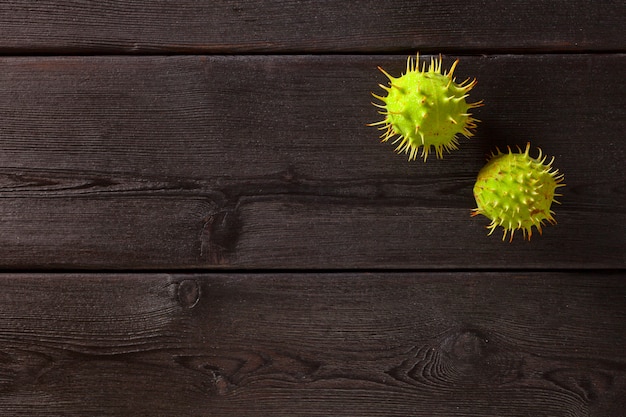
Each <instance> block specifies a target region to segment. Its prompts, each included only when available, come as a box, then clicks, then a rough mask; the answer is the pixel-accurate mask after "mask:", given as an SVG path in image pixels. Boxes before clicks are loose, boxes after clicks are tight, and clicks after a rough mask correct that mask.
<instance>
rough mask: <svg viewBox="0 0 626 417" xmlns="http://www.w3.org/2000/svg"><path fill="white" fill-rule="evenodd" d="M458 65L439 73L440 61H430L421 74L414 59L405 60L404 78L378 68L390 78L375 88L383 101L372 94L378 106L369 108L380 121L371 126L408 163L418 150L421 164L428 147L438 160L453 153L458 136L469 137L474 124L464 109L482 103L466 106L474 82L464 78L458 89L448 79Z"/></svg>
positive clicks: (428, 150)
mask: <svg viewBox="0 0 626 417" xmlns="http://www.w3.org/2000/svg"><path fill="white" fill-rule="evenodd" d="M458 62H459V61H458V60H456V61H455V62H454V64H452V67H451V68H450V71H446V72H443V73H442V72H441V55H440V56H439V59H434V58H431V60H430V67H429V68H428V71H426V63H424V64H423V65H422V69H421V71H420V69H419V54H418V55H417V56H416V58H415V60H413V59H411V57H409V58H408V59H407V62H406V73H405V74H402V75H401V76H400V77H397V78H396V77H392V76H391V75H389V74H388V73H387V72H385V70H383V69H382V68H380V67H378V69H379V70H380V71H381V72H382V73H383V74H385V75H386V76H387V78H389V85H388V86H385V85H382V84H379V86H380V87H381V88H382V89H383V90H385V91H386V92H387V96H386V97H382V96H379V95H376V94H373V93H372V95H373V96H374V97H375V98H377V99H379V100H380V101H382V103H383V104H377V103H372V104H373V105H374V106H376V107H378V108H380V109H381V110H380V111H379V113H380V114H382V115H384V116H385V118H384V119H383V120H381V121H379V122H376V123H371V124H370V126H378V128H379V129H380V130H382V131H384V133H383V134H382V135H381V138H382V141H383V142H387V141H388V140H390V139H391V140H392V143H393V144H397V147H396V152H398V153H403V152H404V153H407V154H408V155H409V161H410V160H415V159H416V158H417V154H418V151H419V148H420V147H422V152H421V156H422V157H423V158H424V161H426V158H427V157H428V154H429V153H430V148H431V147H433V148H434V149H435V153H436V154H437V157H438V158H443V151H444V150H445V151H447V152H450V151H451V150H453V149H458V144H459V142H458V139H457V135H458V134H462V135H463V136H465V137H468V138H469V137H471V136H473V132H472V130H473V129H475V128H476V122H478V120H476V119H474V118H472V115H471V114H470V113H469V110H470V109H471V108H474V107H479V106H481V105H482V101H480V102H476V103H467V101H466V100H465V99H466V98H467V97H468V92H469V91H470V90H471V89H472V88H473V87H474V86H475V85H476V80H472V81H470V80H469V79H467V80H465V81H463V82H462V83H460V84H457V83H456V80H455V79H454V78H453V77H452V74H453V73H454V69H455V68H456V66H457V64H458Z"/></svg>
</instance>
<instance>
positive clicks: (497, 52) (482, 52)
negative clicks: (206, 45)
mask: <svg viewBox="0 0 626 417" xmlns="http://www.w3.org/2000/svg"><path fill="white" fill-rule="evenodd" d="M417 51H418V49H410V50H403V49H400V50H393V51H351V50H346V51H328V52H309V51H284V52H280V51H277V52H262V51H261V52H255V51H249V52H234V53H224V52H219V53H217V52H215V53H214V52H208V51H201V50H199V51H197V52H193V51H180V52H169V51H168V52H158V51H157V52H154V51H140V52H132V53H124V52H123V51H111V52H106V51H94V52H80V53H72V52H68V53H63V52H61V51H55V50H51V51H49V52H46V51H28V50H26V51H24V52H15V51H6V50H2V48H0V58H20V57H111V56H123V57H133V56H136V57H169V56H299V55H310V56H326V55H328V56H341V55H358V56H367V55H376V56H394V55H413V54H415V53H416V52H417ZM419 52H420V53H423V55H432V54H438V53H442V54H445V55H456V56H485V57H488V56H502V55H519V56H534V55H614V54H623V53H626V49H581V50H561V49H553V50H551V49H546V50H542V49H537V50H527V51H525V50H510V49H477V50H463V49H460V50H457V49H446V48H442V49H436V50H435V49H431V48H428V49H419Z"/></svg>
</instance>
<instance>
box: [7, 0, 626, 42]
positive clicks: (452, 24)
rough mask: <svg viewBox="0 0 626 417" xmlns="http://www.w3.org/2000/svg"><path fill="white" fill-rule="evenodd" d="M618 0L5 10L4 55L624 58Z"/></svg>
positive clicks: (39, 5) (16, 3) (182, 0)
mask: <svg viewBox="0 0 626 417" xmlns="http://www.w3.org/2000/svg"><path fill="white" fill-rule="evenodd" d="M625 15H626V6H625V5H624V2H623V1H619V0H610V1H609V0H603V1H595V0H577V1H565V0H559V1H550V2H546V1H540V0H524V1H517V0H516V1H505V0H484V1H481V2H480V3H474V4H470V3H468V2H466V1H462V0H448V1H445V2H433V1H424V0H419V1H417V0H391V1H386V2H384V3H381V2H379V1H376V0H359V1H336V0H320V1H307V2H302V1H300V0H288V1H285V0H257V1H248V2H245V3H244V2H240V1H234V0H229V1H220V2H212V1H195V0H179V1H158V2H147V1H141V2H138V1H128V0H109V1H106V2H102V1H81V2H75V1H60V0H43V1H37V2H35V3H33V2H32V1H27V0H7V1H3V2H2V3H1V4H0V52H1V53H5V54H6V53H8V54H11V53H14V54H15V53H17V54H33V53H46V54H76V53H80V54H83V53H229V54H230V53H250V52H255V53H256V52H274V53H276V52H279V53H290V52H317V53H319V52H344V53H345V52H368V53H371V52H383V51H387V52H389V51H396V52H397V51H415V50H421V51H423V52H427V51H436V52H439V51H446V52H451V51H456V52H457V53H458V52H461V51H465V52H468V51H472V52H485V51H492V52H493V51H500V52H505V51H506V52H512V51H515V52H522V51H592V50H595V51H611V50H621V51H624V47H625V46H626V35H625V34H624V31H623V30H622V27H623V23H624V22H623V17H624V16H625Z"/></svg>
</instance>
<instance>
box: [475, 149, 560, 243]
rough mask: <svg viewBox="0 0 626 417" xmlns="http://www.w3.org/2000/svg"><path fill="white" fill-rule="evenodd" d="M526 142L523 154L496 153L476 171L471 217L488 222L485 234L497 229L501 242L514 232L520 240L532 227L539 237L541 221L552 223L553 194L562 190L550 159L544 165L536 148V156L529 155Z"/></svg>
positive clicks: (543, 158) (556, 171) (542, 157)
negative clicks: (473, 204) (474, 200)
mask: <svg viewBox="0 0 626 417" xmlns="http://www.w3.org/2000/svg"><path fill="white" fill-rule="evenodd" d="M529 150H530V143H528V144H527V145H526V149H525V150H524V152H522V151H521V149H519V148H518V151H519V152H518V153H513V152H512V151H511V148H509V149H508V153H502V152H500V151H499V150H498V153H497V154H492V156H491V159H490V160H489V161H488V162H487V165H485V166H484V167H483V168H482V169H481V170H480V172H479V173H478V178H477V180H476V184H475V185H474V197H475V199H476V204H477V205H478V207H477V208H475V209H474V210H473V211H472V215H473V216H475V215H478V214H482V215H484V216H485V217H487V218H488V219H490V220H491V223H490V224H489V226H487V228H488V229H489V230H490V231H489V235H491V234H492V233H493V231H494V230H495V229H496V228H497V227H498V226H501V227H502V228H503V230H504V233H503V235H502V240H504V239H506V236H507V233H510V237H509V241H512V240H513V235H514V233H515V231H516V230H520V229H521V230H522V233H523V236H524V238H528V240H530V237H531V236H532V227H533V226H534V227H536V228H537V230H538V231H539V233H540V234H541V231H542V226H543V224H544V222H548V223H551V224H555V223H556V221H555V220H554V212H553V211H552V210H551V209H550V207H551V205H552V202H555V203H558V201H556V200H555V199H554V197H555V196H559V195H560V194H556V193H555V191H556V189H557V188H559V187H563V186H564V185H565V184H563V183H562V181H563V175H562V174H559V172H558V170H556V169H554V168H553V167H552V163H553V162H554V158H552V159H551V160H550V162H548V163H545V162H546V156H545V155H543V154H542V152H541V149H539V156H538V157H537V158H533V157H531V156H530V155H529Z"/></svg>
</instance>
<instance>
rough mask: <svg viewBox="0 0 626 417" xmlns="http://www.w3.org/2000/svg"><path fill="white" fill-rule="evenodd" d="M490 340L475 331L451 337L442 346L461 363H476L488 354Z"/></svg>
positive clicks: (455, 334)
mask: <svg viewBox="0 0 626 417" xmlns="http://www.w3.org/2000/svg"><path fill="white" fill-rule="evenodd" d="M487 343H488V339H487V338H486V337H484V336H483V335H481V334H480V333H478V332H476V331H474V330H464V331H459V332H456V333H454V334H452V335H450V336H449V337H448V338H447V339H446V340H444V342H443V344H442V348H443V350H444V351H445V352H446V353H447V354H448V355H449V356H450V357H452V358H454V359H456V360H458V361H460V362H468V363H471V362H476V361H479V360H481V358H482V357H483V356H485V354H486V353H487V352H486V351H487Z"/></svg>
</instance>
